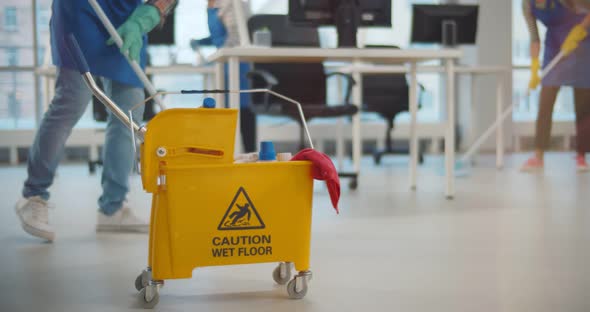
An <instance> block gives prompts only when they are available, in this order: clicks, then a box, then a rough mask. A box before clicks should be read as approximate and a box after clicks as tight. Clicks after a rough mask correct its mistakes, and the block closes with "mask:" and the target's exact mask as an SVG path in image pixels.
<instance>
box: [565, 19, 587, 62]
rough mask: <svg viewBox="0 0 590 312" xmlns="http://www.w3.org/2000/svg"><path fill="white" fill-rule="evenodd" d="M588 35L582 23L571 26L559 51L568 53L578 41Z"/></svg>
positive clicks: (576, 45)
mask: <svg viewBox="0 0 590 312" xmlns="http://www.w3.org/2000/svg"><path fill="white" fill-rule="evenodd" d="M586 36H588V31H587V30H586V29H585V28H584V26H582V25H577V26H576V27H574V28H572V30H571V31H570V33H569V35H567V38H565V41H564V42H563V44H562V45H561V51H562V52H563V53H564V54H565V55H568V54H570V53H572V51H574V50H575V49H576V48H577V47H578V45H579V44H580V42H581V41H582V40H584V39H585V38H586Z"/></svg>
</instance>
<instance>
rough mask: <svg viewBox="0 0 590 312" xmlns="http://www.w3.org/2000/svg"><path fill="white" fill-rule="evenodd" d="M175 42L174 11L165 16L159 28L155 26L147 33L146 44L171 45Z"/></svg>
mask: <svg viewBox="0 0 590 312" xmlns="http://www.w3.org/2000/svg"><path fill="white" fill-rule="evenodd" d="M175 43H176V40H175V37H174V13H172V14H170V15H168V16H167V17H166V22H165V23H164V25H163V26H162V27H161V28H160V27H156V28H154V29H153V30H152V31H150V32H149V33H148V44H149V45H167V46H171V45H174V44H175Z"/></svg>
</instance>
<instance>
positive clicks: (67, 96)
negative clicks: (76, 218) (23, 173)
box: [23, 68, 144, 215]
mask: <svg viewBox="0 0 590 312" xmlns="http://www.w3.org/2000/svg"><path fill="white" fill-rule="evenodd" d="M102 79H103V85H104V89H105V90H104V91H105V93H106V95H107V96H109V97H110V98H111V99H113V101H114V102H115V103H117V104H118V105H119V107H121V109H122V110H123V111H125V112H127V111H128V110H129V109H130V108H131V107H132V106H133V105H135V104H137V103H139V102H141V101H143V99H144V93H143V90H142V89H140V88H137V87H133V86H130V85H126V84H121V83H118V82H116V81H112V80H109V79H104V78H102ZM91 96H92V94H91V92H90V90H89V89H88V87H87V86H86V85H85V84H84V81H83V80H82V77H81V76H80V74H79V73H78V72H77V71H73V70H69V69H67V68H58V70H57V79H56V82H55V96H54V97H53V99H52V101H51V104H50V105H49V109H48V110H47V112H46V113H45V116H43V120H42V121H41V125H40V126H39V130H38V131H37V134H36V136H35V142H34V143H33V146H32V147H31V149H30V151H29V158H28V163H27V165H28V178H27V180H26V181H25V185H24V188H23V196H24V197H25V198H28V197H32V196H40V197H41V198H43V199H45V200H48V199H49V192H48V190H47V189H48V188H49V187H50V186H51V184H52V183H53V178H54V176H55V170H56V169H57V166H58V163H59V161H60V159H61V157H62V156H63V153H64V146H65V143H66V140H67V139H68V137H69V136H70V133H71V132H72V128H74V125H76V123H77V122H78V120H79V119H80V117H82V115H83V114H84V112H85V111H86V108H87V107H88V103H89V102H90V100H91ZM133 115H134V118H135V119H136V121H137V120H141V116H143V107H142V108H140V109H137V110H136V111H134V112H133ZM135 116H136V117H135ZM103 163H104V168H103V171H102V179H101V184H102V190H103V193H102V195H101V196H100V198H99V199H98V206H99V210H100V211H101V212H102V213H104V214H106V215H112V214H114V213H115V212H117V211H118V210H119V209H120V208H121V206H122V204H123V201H124V200H125V198H126V196H127V193H128V192H129V174H130V173H131V170H132V167H133V164H134V159H133V144H132V142H131V133H130V130H129V128H128V127H126V126H125V125H124V124H123V123H122V122H120V121H119V120H118V119H117V118H116V117H115V116H113V114H111V113H110V112H109V116H108V119H107V126H106V133H105V144H104V147H103ZM76 195H80V194H76Z"/></svg>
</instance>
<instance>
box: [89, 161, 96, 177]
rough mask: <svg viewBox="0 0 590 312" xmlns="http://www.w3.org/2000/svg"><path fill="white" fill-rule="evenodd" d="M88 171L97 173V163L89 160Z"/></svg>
mask: <svg viewBox="0 0 590 312" xmlns="http://www.w3.org/2000/svg"><path fill="white" fill-rule="evenodd" d="M88 172H90V174H95V173H96V164H95V163H94V162H93V161H89V162H88Z"/></svg>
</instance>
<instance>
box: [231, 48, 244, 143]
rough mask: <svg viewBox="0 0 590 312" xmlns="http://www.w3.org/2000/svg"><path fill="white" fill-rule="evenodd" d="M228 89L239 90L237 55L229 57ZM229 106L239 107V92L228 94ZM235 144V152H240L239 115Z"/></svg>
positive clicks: (238, 62)
mask: <svg viewBox="0 0 590 312" xmlns="http://www.w3.org/2000/svg"><path fill="white" fill-rule="evenodd" d="M229 89H230V90H231V91H237V90H240V60H239V58H237V57H230V58H229ZM229 107H230V108H236V109H240V94H239V93H230V94H229ZM235 142H236V145H235V149H234V153H235V154H240V153H241V152H242V134H241V131H240V117H239V116H238V123H237V125H236V140H235Z"/></svg>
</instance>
